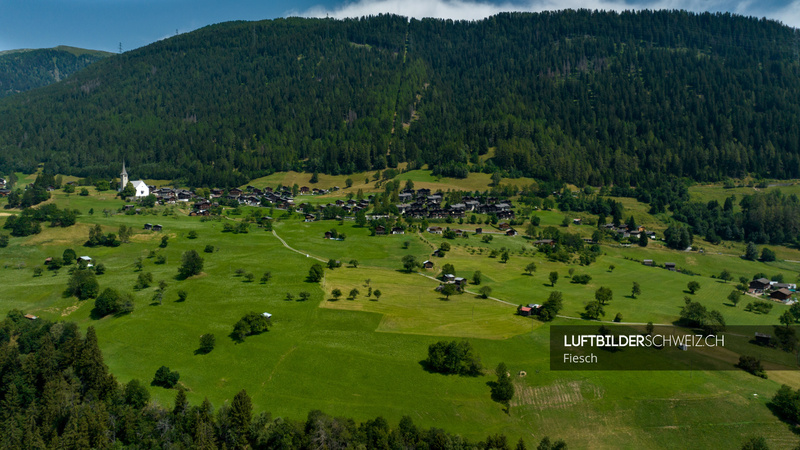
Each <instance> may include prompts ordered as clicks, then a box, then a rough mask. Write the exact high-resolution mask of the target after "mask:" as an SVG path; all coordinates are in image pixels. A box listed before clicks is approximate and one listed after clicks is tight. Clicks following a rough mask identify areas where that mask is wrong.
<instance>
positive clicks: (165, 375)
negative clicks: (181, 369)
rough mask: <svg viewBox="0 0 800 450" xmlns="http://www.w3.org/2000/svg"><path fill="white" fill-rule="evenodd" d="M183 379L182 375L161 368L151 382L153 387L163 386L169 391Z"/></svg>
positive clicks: (166, 368)
mask: <svg viewBox="0 0 800 450" xmlns="http://www.w3.org/2000/svg"><path fill="white" fill-rule="evenodd" d="M180 378H181V374H179V373H178V372H173V371H170V370H169V367H167V366H161V367H159V368H158V370H156V374H155V376H154V377H153V381H152V382H150V385H151V386H161V387H165V388H167V389H172V388H173V387H175V385H176V384H178V380H179V379H180Z"/></svg>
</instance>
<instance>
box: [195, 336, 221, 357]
mask: <svg viewBox="0 0 800 450" xmlns="http://www.w3.org/2000/svg"><path fill="white" fill-rule="evenodd" d="M216 344H217V338H216V337H214V335H213V334H210V333H209V334H204V335H202V336H200V348H199V349H198V352H199V353H203V354H207V353H210V352H211V350H214V346H215V345H216Z"/></svg>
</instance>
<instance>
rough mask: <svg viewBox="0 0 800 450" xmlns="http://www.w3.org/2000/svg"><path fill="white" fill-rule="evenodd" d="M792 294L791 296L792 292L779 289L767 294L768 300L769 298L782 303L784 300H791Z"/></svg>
mask: <svg viewBox="0 0 800 450" xmlns="http://www.w3.org/2000/svg"><path fill="white" fill-rule="evenodd" d="M792 294H793V292H792V291H790V290H789V289H786V288H781V289H778V290H777V291H772V292H771V293H770V294H769V298H771V299H773V300H779V301H784V300H789V299H790V298H792Z"/></svg>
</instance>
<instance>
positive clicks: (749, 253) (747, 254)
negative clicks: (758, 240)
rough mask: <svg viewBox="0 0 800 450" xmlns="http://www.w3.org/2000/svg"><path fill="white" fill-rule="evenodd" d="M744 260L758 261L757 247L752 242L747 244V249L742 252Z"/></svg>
mask: <svg viewBox="0 0 800 450" xmlns="http://www.w3.org/2000/svg"><path fill="white" fill-rule="evenodd" d="M744 259H749V260H750V261H755V260H756V259H758V247H756V244H754V243H752V242H748V243H747V247H746V248H745V250H744Z"/></svg>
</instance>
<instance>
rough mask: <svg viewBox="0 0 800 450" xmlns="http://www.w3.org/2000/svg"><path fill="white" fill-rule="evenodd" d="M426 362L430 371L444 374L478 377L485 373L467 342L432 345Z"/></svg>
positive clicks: (442, 342)
mask: <svg viewBox="0 0 800 450" xmlns="http://www.w3.org/2000/svg"><path fill="white" fill-rule="evenodd" d="M424 362H425V366H426V367H427V368H428V370H431V371H433V372H439V373H444V374H457V375H471V376H478V375H480V374H481V372H482V371H483V366H482V365H481V360H480V357H478V355H476V354H475V351H474V350H473V348H472V344H470V343H469V342H467V341H461V342H457V341H450V342H446V341H439V342H437V343H435V344H431V345H430V346H429V347H428V358H427V359H426V360H425V361H424Z"/></svg>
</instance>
